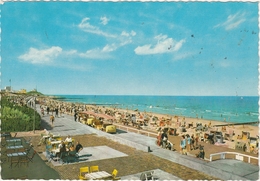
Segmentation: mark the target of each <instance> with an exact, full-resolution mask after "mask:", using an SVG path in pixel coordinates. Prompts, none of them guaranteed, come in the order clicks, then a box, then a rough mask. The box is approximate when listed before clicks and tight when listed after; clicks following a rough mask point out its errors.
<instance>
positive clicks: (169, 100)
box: [55, 95, 259, 125]
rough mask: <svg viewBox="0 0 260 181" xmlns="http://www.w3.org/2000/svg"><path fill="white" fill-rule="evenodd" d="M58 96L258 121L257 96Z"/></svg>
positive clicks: (142, 109) (235, 120) (131, 107)
mask: <svg viewBox="0 0 260 181" xmlns="http://www.w3.org/2000/svg"><path fill="white" fill-rule="evenodd" d="M55 97H56V99H58V100H62V101H66V102H73V103H82V104H91V105H98V106H106V107H111V108H122V109H128V110H138V111H140V112H148V113H150V112H152V113H159V114H166V115H172V116H174V115H178V116H185V117H192V118H200V119H208V120H216V121H222V122H230V123H246V122H257V121H259V105H258V102H259V97H258V96H243V97H241V96H132V95H131V96H130V95H129V96H127V95H55ZM256 125H257V124H256Z"/></svg>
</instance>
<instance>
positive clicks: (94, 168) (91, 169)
mask: <svg viewBox="0 0 260 181" xmlns="http://www.w3.org/2000/svg"><path fill="white" fill-rule="evenodd" d="M92 172H99V167H98V166H91V167H90V173H92Z"/></svg>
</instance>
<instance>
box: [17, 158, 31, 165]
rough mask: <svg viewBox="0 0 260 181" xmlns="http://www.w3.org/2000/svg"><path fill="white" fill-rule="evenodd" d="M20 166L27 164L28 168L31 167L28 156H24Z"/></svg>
mask: <svg viewBox="0 0 260 181" xmlns="http://www.w3.org/2000/svg"><path fill="white" fill-rule="evenodd" d="M19 162H20V165H21V164H22V163H23V164H25V163H26V164H27V167H28V166H29V159H28V158H27V157H26V156H22V157H20V161H19Z"/></svg>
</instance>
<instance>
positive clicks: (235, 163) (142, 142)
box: [37, 105, 259, 180]
mask: <svg viewBox="0 0 260 181" xmlns="http://www.w3.org/2000/svg"><path fill="white" fill-rule="evenodd" d="M37 110H38V111H39V107H38V105H37ZM42 126H43V127H44V128H46V129H47V130H48V131H50V132H51V133H53V134H60V135H61V136H67V135H71V136H72V137H73V135H84V134H93V133H95V134H97V135H99V136H103V137H106V138H107V139H111V140H113V141H116V142H119V143H120V144H123V145H127V146H130V147H133V148H135V149H137V150H141V151H144V152H147V151H148V147H150V148H151V150H152V152H150V154H153V155H155V156H157V157H160V158H163V159H166V160H170V161H172V162H175V163H178V164H180V165H184V166H186V167H188V168H191V169H195V170H198V171H199V172H203V173H205V174H207V175H211V176H214V177H216V178H220V179H223V180H258V178H259V167H258V166H255V165H252V164H248V163H245V162H242V161H239V160H231V159H225V160H217V161H213V162H208V161H205V160H201V159H197V158H195V157H192V156H186V155H181V154H179V153H178V152H174V151H169V150H165V149H162V148H160V147H158V146H157V145H156V144H155V141H156V139H155V138H152V137H148V136H144V135H141V134H137V133H133V132H125V131H122V130H118V131H117V134H107V133H105V132H103V131H99V130H97V129H94V128H92V127H89V126H87V125H84V124H82V123H79V122H75V121H74V118H73V116H69V115H64V117H60V118H56V119H55V121H54V127H53V128H51V127H50V122H49V116H47V115H45V116H44V117H43V120H42ZM162 174H163V173H162ZM157 176H158V177H159V178H160V175H157ZM131 178H135V176H134V175H133V176H132V177H130V176H125V177H122V178H121V179H131ZM166 179H167V178H166ZM169 179H175V180H176V179H179V178H178V177H174V176H173V177H170V178H169Z"/></svg>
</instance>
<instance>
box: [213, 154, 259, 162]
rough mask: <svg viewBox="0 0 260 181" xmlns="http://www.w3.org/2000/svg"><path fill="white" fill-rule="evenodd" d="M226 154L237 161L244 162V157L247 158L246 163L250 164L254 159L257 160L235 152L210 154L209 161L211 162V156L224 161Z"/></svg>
mask: <svg viewBox="0 0 260 181" xmlns="http://www.w3.org/2000/svg"><path fill="white" fill-rule="evenodd" d="M227 154H231V155H235V158H236V159H237V160H241V161H244V157H247V158H248V163H250V162H251V159H256V160H258V157H254V156H250V155H245V154H241V153H237V152H220V153H213V154H210V157H209V161H212V157H213V156H220V159H225V158H226V155H227Z"/></svg>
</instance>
